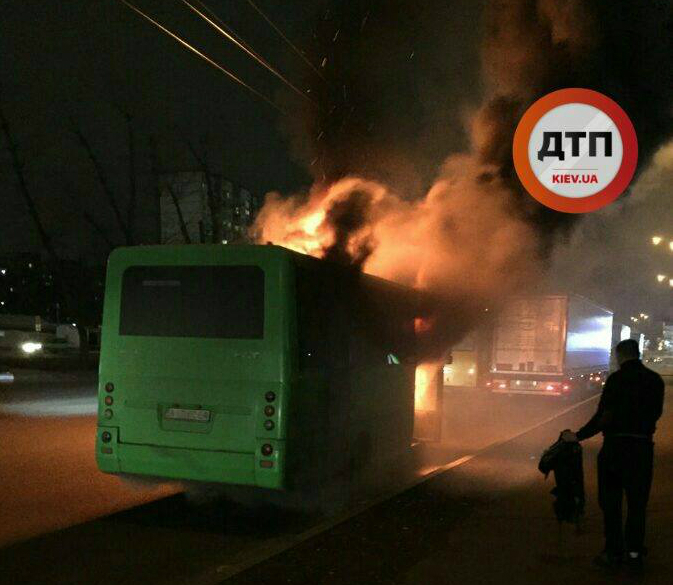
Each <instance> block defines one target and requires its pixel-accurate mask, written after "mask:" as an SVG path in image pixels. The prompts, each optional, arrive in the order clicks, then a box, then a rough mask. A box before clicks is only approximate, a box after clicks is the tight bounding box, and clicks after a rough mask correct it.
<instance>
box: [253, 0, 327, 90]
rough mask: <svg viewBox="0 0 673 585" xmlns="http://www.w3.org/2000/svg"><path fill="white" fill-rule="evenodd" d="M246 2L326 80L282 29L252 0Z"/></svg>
mask: <svg viewBox="0 0 673 585" xmlns="http://www.w3.org/2000/svg"><path fill="white" fill-rule="evenodd" d="M246 2H247V3H248V4H249V5H250V6H251V7H252V9H253V10H255V12H257V14H259V15H260V16H261V17H262V18H263V19H264V20H265V21H266V22H267V23H268V24H269V26H271V28H273V30H275V31H276V32H277V33H278V35H280V37H281V38H282V39H283V40H284V41H285V42H286V43H287V44H288V45H289V46H290V48H291V49H292V50H293V51H294V52H295V53H296V54H297V55H299V57H300V58H301V59H302V60H303V61H304V63H306V64H307V65H308V66H309V67H310V68H311V69H312V70H313V71H314V72H315V73H316V74H317V75H318V76H319V77H320V78H321V79H323V80H324V79H325V77H324V76H323V74H322V73H321V72H320V70H319V69H318V68H317V67H316V66H315V65H314V64H313V63H311V61H310V60H309V59H308V57H306V55H304V53H302V52H301V51H300V50H299V48H298V47H297V46H296V45H295V44H294V43H293V42H292V41H291V40H290V39H288V38H287V37H286V36H285V34H283V31H282V30H280V28H279V27H278V26H277V25H276V24H275V23H274V22H273V21H272V20H271V19H270V18H269V17H268V16H267V15H266V14H265V13H264V12H263V11H262V10H261V8H259V7H258V6H257V4H255V3H254V2H253V1H252V0H246Z"/></svg>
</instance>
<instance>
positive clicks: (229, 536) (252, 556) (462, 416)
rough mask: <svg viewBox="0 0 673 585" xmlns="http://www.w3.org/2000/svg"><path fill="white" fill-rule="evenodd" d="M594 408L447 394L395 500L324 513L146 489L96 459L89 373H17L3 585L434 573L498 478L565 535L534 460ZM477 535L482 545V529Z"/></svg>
mask: <svg viewBox="0 0 673 585" xmlns="http://www.w3.org/2000/svg"><path fill="white" fill-rule="evenodd" d="M593 408H595V399H589V400H588V401H586V402H584V403H577V404H573V403H569V402H564V401H559V400H554V399H551V400H550V399H544V398H541V397H520V396H517V397H512V398H508V397H506V396H495V397H493V396H485V395H483V394H480V393H475V392H450V393H447V394H446V399H445V402H444V410H445V425H444V432H443V436H444V441H443V443H442V445H440V446H438V447H436V448H434V449H430V450H427V451H426V452H425V457H424V459H423V460H422V461H420V462H419V466H418V468H417V469H416V471H415V478H413V477H411V478H410V477H405V478H404V482H407V483H408V482H409V481H411V482H413V481H418V480H419V478H421V477H422V476H426V477H427V476H432V478H431V479H429V480H427V481H425V482H423V483H420V484H419V485H417V486H416V487H413V488H411V489H407V490H403V489H402V487H401V486H400V485H395V486H392V485H391V486H387V490H383V491H384V492H385V491H387V492H388V496H390V494H391V493H397V494H398V495H396V496H394V497H393V498H392V499H390V498H388V499H386V498H384V497H383V494H382V493H379V494H370V495H369V496H367V497H366V498H362V499H359V500H356V501H352V502H350V504H349V506H348V507H347V508H345V509H341V510H338V511H337V512H336V513H335V514H333V515H332V516H328V517H324V516H317V515H307V514H301V513H293V512H288V511H283V510H280V509H278V508H276V507H274V506H263V505H243V504H240V503H234V502H232V501H229V500H222V499H207V500H205V501H200V500H199V501H194V499H193V498H191V497H189V498H188V497H185V495H184V494H183V493H180V491H181V489H182V486H179V485H175V484H172V485H169V484H167V485H162V486H142V485H141V486H136V485H129V484H127V483H124V482H122V481H121V480H119V479H118V478H116V477H112V476H107V475H105V474H101V473H99V472H98V471H97V469H96V467H95V462H94V457H93V453H94V431H95V418H94V416H93V414H92V413H93V412H95V377H93V376H91V375H75V374H63V375H59V376H56V375H55V374H49V376H48V377H44V376H39V375H36V374H33V375H31V376H26V375H23V376H21V375H17V380H16V382H15V384H14V385H12V386H6V385H5V386H0V441H1V444H0V477H1V478H2V482H1V483H0V502H2V505H1V507H0V546H3V545H4V548H2V549H0V583H4V582H7V583H16V584H19V583H50V584H60V583H86V584H89V583H92V584H93V583H96V584H107V583H110V584H112V583H114V584H115V585H123V584H127V583H128V584H138V583H143V584H145V583H147V584H153V583H167V584H174V583H175V584H177V583H190V584H201V583H203V584H209V583H218V582H221V581H222V580H223V579H225V578H228V577H229V578H230V579H231V582H240V583H253V582H254V583H267V582H268V583H285V582H293V583H297V582H300V583H307V584H309V583H310V584H311V585H313V584H314V583H322V582H324V583H332V582H334V583H369V582H371V583H379V582H380V583H393V582H394V583H398V582H399V583H403V582H409V583H411V582H419V583H421V582H423V583H425V582H430V580H426V578H427V579H430V577H432V579H431V580H432V581H436V580H437V577H438V575H440V574H441V571H440V573H437V571H438V570H439V569H437V567H436V566H435V565H436V563H435V564H433V562H432V561H433V559H436V557H433V554H434V555H437V554H441V555H442V557H443V555H444V554H445V553H444V552H443V551H442V546H443V545H446V543H447V542H450V541H451V540H450V539H451V535H452V534H454V533H455V531H456V530H458V529H459V528H461V527H463V528H464V526H465V524H467V525H468V526H469V525H470V522H474V521H475V519H478V518H482V516H483V510H484V509H485V508H488V506H487V503H488V502H490V501H491V499H492V498H493V494H494V489H495V487H497V490H498V491H497V493H498V494H505V496H506V497H507V498H512V497H516V495H517V494H520V493H527V492H526V489H527V486H529V484H531V483H532V484H534V485H535V486H537V487H538V491H540V490H541V491H540V495H539V500H540V502H539V503H538V504H539V505H541V506H542V508H541V509H540V510H533V508H534V507H533V506H531V514H532V515H533V516H532V517H531V518H530V519H525V518H526V510H525V509H521V510H518V512H519V513H521V515H522V522H523V527H521V526H519V527H518V530H519V531H521V530H522V529H523V533H522V534H527V533H526V531H525V529H526V527H527V526H528V527H529V528H530V526H533V527H538V528H539V527H540V526H541V525H544V526H546V527H547V530H546V531H543V533H544V534H545V536H549V534H553V535H556V526H555V523H554V521H553V517H552V515H551V509H550V498H549V496H548V494H547V491H548V489H549V488H550V485H549V484H544V483H543V482H542V481H541V479H542V478H541V476H539V474H538V472H537V471H536V469H535V467H536V465H537V458H538V457H539V455H540V452H541V450H542V449H543V448H544V447H546V446H547V445H548V444H549V443H551V442H553V441H554V440H555V439H556V437H557V435H558V432H559V431H560V430H561V429H562V428H566V427H570V428H576V427H577V426H579V425H580V424H581V423H583V422H584V421H585V420H586V419H587V418H588V416H589V415H590V414H591V412H592V410H593ZM569 409H570V410H569ZM566 411H567V412H566ZM564 412H565V414H560V413H564ZM559 414H560V418H553V417H558V416H559ZM550 418H552V419H553V420H548V419H550ZM513 437H514V438H513ZM494 444H495V446H493V445H494ZM669 444H670V435H669ZM489 446H490V447H489ZM587 461H588V458H587ZM447 469H448V470H447ZM433 474H434V475H433ZM588 475H591V471H590V470H589V471H588ZM190 493H191V492H190ZM171 494H175V495H171ZM167 496H168V497H167ZM498 497H501V496H498ZM503 497H504V496H503ZM589 497H591V496H589ZM535 502H537V500H535ZM508 515H511V512H507V513H506V514H505V516H506V517H508ZM596 518H597V517H596V516H595V514H594V516H590V517H589V520H590V521H592V522H593V523H594V524H595V522H596ZM524 519H525V520H524ZM529 520H530V522H529ZM529 525H530V526H529ZM476 526H477V527H476V528H473V530H476V531H477V532H478V530H484V537H485V538H492V537H494V535H496V534H500V531H501V530H504V529H505V528H504V527H505V523H503V522H501V521H500V520H496V522H495V523H494V525H493V526H492V527H491V526H481V528H479V524H477V525H476ZM594 528H595V527H594ZM470 538H471V539H472V540H471V541H470V542H472V543H473V545H476V546H477V548H476V550H483V547H481V546H478V543H477V542H476V541H478V540H479V538H480V537H479V535H478V533H477V534H472V535H471V536H470ZM475 539H476V541H475ZM538 540H539V541H540V542H546V541H544V539H538ZM501 548H502V547H501ZM550 548H551V549H552V550H555V549H554V547H553V543H552V544H551V547H550ZM283 551H284V552H283ZM590 552H594V551H593V550H592V551H590ZM538 556H539V555H538ZM536 558H537V557H536ZM423 562H425V563H426V565H423ZM419 567H420V568H419ZM413 571H421V573H422V574H423V575H424V576H420V577H418V578H419V579H421V580H420V581H414V580H413V579H414V575H415V573H414V572H413ZM433 571H435V572H434V573H433ZM425 573H427V575H426V574H425ZM465 577H466V575H463V580H466V579H465ZM3 579H4V580H3ZM400 579H411V581H403V580H400ZM438 582H441V580H440V581H438ZM457 582H460V581H457ZM474 582H477V581H474ZM480 582H484V581H480Z"/></svg>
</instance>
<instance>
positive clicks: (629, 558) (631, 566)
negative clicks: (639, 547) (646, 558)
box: [626, 552, 644, 574]
mask: <svg viewBox="0 0 673 585" xmlns="http://www.w3.org/2000/svg"><path fill="white" fill-rule="evenodd" d="M626 566H627V568H628V570H629V571H630V572H631V573H636V574H637V573H642V572H643V569H644V564H643V554H642V553H638V552H630V553H629V554H627V555H626Z"/></svg>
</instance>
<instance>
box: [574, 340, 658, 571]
mask: <svg viewBox="0 0 673 585" xmlns="http://www.w3.org/2000/svg"><path fill="white" fill-rule="evenodd" d="M615 354H616V357H617V362H618V363H619V370H617V371H616V372H614V373H613V374H611V375H610V376H609V377H608V379H607V380H606V382H605V387H604V388H603V393H602V395H601V399H600V402H599V403H598V410H597V411H596V414H594V416H593V417H592V418H591V420H590V421H589V422H588V423H587V424H585V425H584V426H583V427H582V428H581V429H580V430H579V431H577V433H573V432H572V431H564V432H563V433H562V435H561V438H562V439H563V440H565V441H582V440H584V439H588V438H590V437H593V436H594V435H596V434H598V433H599V432H602V433H603V448H602V449H601V451H600V453H599V454H598V501H599V504H600V507H601V509H602V510H603V520H604V528H605V550H604V551H603V553H602V554H601V555H599V556H598V557H596V560H595V562H596V563H597V564H599V565H602V566H606V567H616V566H617V565H618V564H620V563H621V561H622V558H623V556H624V552H625V551H626V552H627V553H628V554H627V556H626V562H627V563H628V564H629V566H631V567H632V568H634V569H639V568H641V567H642V563H643V558H642V557H643V541H644V538H645V510H646V508H647V500H648V498H649V495H650V486H651V484H652V457H653V448H654V443H653V442H652V436H653V435H654V431H655V426H656V422H657V420H658V419H659V417H660V416H661V412H662V409H663V404H664V382H663V380H662V379H661V376H659V374H657V373H655V372H653V371H652V370H650V369H648V368H646V367H645V366H644V365H643V364H642V362H641V361H640V352H639V350H638V343H637V342H636V341H634V340H633V339H626V340H624V341H621V342H620V343H618V344H617V346H616V347H615ZM624 493H626V502H627V505H628V514H627V518H626V529H625V531H624V532H623V531H622V497H623V494H624ZM625 544H626V547H625V546H624V545H625Z"/></svg>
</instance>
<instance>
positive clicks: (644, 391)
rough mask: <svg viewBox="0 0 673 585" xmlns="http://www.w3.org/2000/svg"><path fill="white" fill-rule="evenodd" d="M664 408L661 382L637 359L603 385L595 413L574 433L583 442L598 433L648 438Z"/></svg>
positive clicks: (606, 435) (657, 375)
mask: <svg viewBox="0 0 673 585" xmlns="http://www.w3.org/2000/svg"><path fill="white" fill-rule="evenodd" d="M663 406H664V382H663V380H662V379H661V376H659V374H657V373H656V372H653V371H652V370H650V369H648V368H646V367H645V366H644V365H643V364H642V362H641V361H640V360H637V359H634V360H629V361H626V362H624V363H623V364H622V365H621V367H620V368H619V370H617V371H616V372H614V373H612V374H610V376H608V379H607V380H606V382H605V387H604V388H603V394H602V395H601V399H600V402H599V403H598V410H597V411H596V414H594V416H593V417H592V418H591V420H590V421H589V422H588V423H587V424H585V425H584V426H583V427H582V428H581V429H580V430H579V431H577V438H578V439H579V440H580V441H582V440H584V439H588V438H590V437H593V436H594V435H596V434H598V433H599V432H602V433H603V436H604V437H605V438H606V439H608V438H610V437H634V438H647V439H651V438H652V435H653V434H654V431H655V428H656V423H657V420H658V419H659V417H660V416H661V413H662V410H663Z"/></svg>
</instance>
